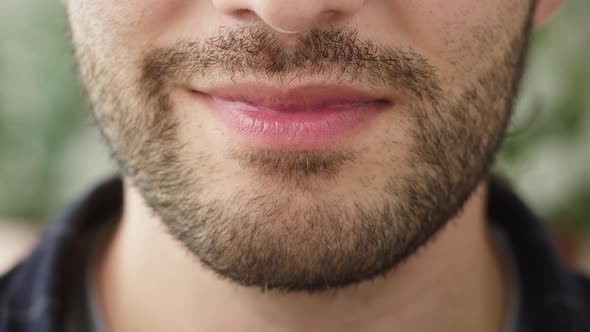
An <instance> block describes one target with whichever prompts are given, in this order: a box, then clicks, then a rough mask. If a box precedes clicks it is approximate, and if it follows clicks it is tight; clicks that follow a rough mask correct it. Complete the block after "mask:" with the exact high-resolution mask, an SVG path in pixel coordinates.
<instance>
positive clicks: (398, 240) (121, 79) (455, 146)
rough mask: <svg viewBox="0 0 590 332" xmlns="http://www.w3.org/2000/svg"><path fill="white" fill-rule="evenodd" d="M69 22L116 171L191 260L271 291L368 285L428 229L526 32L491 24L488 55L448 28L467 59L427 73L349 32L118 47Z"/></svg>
mask: <svg viewBox="0 0 590 332" xmlns="http://www.w3.org/2000/svg"><path fill="white" fill-rule="evenodd" d="M523 7H524V6H523ZM82 10H83V9H81V7H80V8H78V9H72V8H70V18H71V22H72V24H71V28H72V32H73V33H72V35H73V44H74V48H75V51H76V57H77V60H78V63H79V67H80V71H81V74H82V79H83V81H84V85H85V87H86V90H87V92H88V96H89V99H90V102H91V104H92V106H93V114H94V115H95V117H96V118H97V122H98V124H99V126H100V129H101V130H102V132H103V134H104V136H105V138H106V139H107V142H108V143H109V145H110V147H111V149H112V151H113V155H114V156H115V158H116V159H117V160H118V162H119V163H120V165H121V169H122V171H123V173H124V175H125V176H126V177H127V178H128V179H129V180H130V181H131V182H132V183H133V185H134V186H135V187H136V188H137V189H138V190H139V192H140V193H141V194H142V195H143V198H144V199H145V201H146V203H147V205H148V206H149V207H150V208H152V209H153V210H154V211H155V212H156V213H157V214H158V215H159V217H161V220H162V222H163V223H164V224H165V225H166V226H167V228H168V229H169V231H170V232H171V234H172V235H173V236H174V237H175V238H176V239H177V240H178V241H179V243H180V244H182V245H183V246H185V247H186V248H188V249H189V250H190V251H191V252H192V253H194V255H195V256H196V257H198V258H199V259H200V261H201V262H202V263H203V264H204V265H205V266H207V267H209V268H211V269H212V270H213V271H215V272H216V273H218V274H219V275H220V276H222V277H225V278H228V279H230V280H232V281H234V282H237V283H239V284H242V285H247V286H256V287H260V288H263V289H277V290H281V291H309V292H313V291H322V290H326V289H331V288H337V287H344V286H347V285H351V284H354V283H359V282H361V281H365V280H369V279H371V278H374V277H376V276H379V275H382V274H384V273H386V272H388V271H390V270H392V269H393V268H394V267H396V266H397V265H398V264H399V263H400V262H402V261H404V260H405V259H407V258H408V257H410V256H411V255H412V254H414V253H415V252H416V250H417V249H418V248H419V247H420V246H422V245H424V244H425V243H427V242H428V240H429V239H431V238H432V237H433V236H434V235H435V234H436V233H437V232H438V231H440V230H441V229H442V227H443V226H444V225H445V224H446V223H447V222H448V220H449V219H451V218H452V217H453V216H454V215H455V214H456V213H457V212H458V210H459V209H460V208H461V207H462V205H463V204H464V203H465V201H466V199H467V198H468V197H469V196H470V194H471V193H472V191H473V190H474V188H475V187H476V186H477V184H478V183H480V182H481V180H482V179H483V177H484V176H485V175H486V173H487V170H488V168H489V166H490V163H491V160H492V158H493V155H494V153H495V151H496V149H497V147H498V145H499V143H500V141H501V138H502V136H503V134H504V130H505V126H506V122H507V120H508V118H509V114H510V107H511V100H512V97H513V95H514V91H515V86H516V85H517V82H518V79H519V77H520V72H521V67H522V59H523V56H524V50H525V44H526V39H527V35H528V30H529V28H530V24H529V20H528V18H527V17H525V16H526V15H524V14H523V15H522V17H520V19H519V22H518V23H514V25H513V26H512V27H502V28H500V27H498V26H497V25H494V24H493V23H497V22H495V21H494V22H489V27H490V28H489V30H487V31H486V33H487V34H489V36H487V37H485V38H488V39H486V40H498V41H502V42H498V43H495V44H494V45H485V44H486V43H485V42H483V41H482V40H480V39H481V38H482V36H480V35H478V32H477V31H464V35H461V36H456V40H457V41H456V42H454V43H464V45H463V49H467V51H466V53H465V54H470V58H464V60H465V63H464V64H462V63H461V59H460V58H457V59H455V60H456V61H454V62H453V61H449V63H454V66H449V67H447V68H440V67H438V66H437V65H435V63H442V61H441V59H435V58H433V57H432V56H426V55H424V54H421V52H419V51H417V50H415V48H414V47H412V45H406V46H403V45H401V43H396V40H386V39H383V36H380V37H381V38H379V39H377V38H376V40H372V39H370V38H364V37H363V38H361V37H359V36H361V35H366V34H363V33H361V32H362V31H358V30H357V28H355V27H354V26H347V25H330V26H320V27H316V28H313V29H310V30H309V31H307V32H304V33H302V34H300V35H299V36H298V38H296V39H295V40H291V41H289V42H286V41H284V40H283V39H281V38H278V36H277V35H276V34H275V33H274V32H273V31H271V30H270V29H269V28H268V27H266V26H264V25H261V24H252V25H246V26H240V27H231V26H230V27H227V26H226V27H224V28H219V30H218V31H217V32H216V33H213V34H212V35H211V34H209V35H206V36H204V35H199V36H193V40H191V41H190V42H189V41H186V38H178V40H174V41H167V42H161V43H155V42H151V43H145V44H144V45H145V46H144V47H143V48H142V49H141V50H139V51H137V50H133V51H132V50H128V49H126V48H125V47H124V45H117V46H112V47H110V46H109V45H115V44H116V43H112V44H109V42H108V40H109V34H110V35H116V34H117V33H118V31H117V29H116V27H113V26H112V25H109V24H104V27H105V29H104V30H100V29H98V32H99V33H96V32H97V31H95V30H94V29H95V27H94V26H95V25H92V27H91V24H90V23H88V24H86V23H83V22H84V20H82V19H80V17H83V15H80V13H78V12H77V11H82ZM529 18H530V17H529ZM99 26H100V24H99ZM109 29H110V30H109ZM479 33H481V31H480V32H479ZM101 34H103V35H104V34H106V36H107V37H100V38H99V37H97V36H99V35H101ZM451 37H452V36H451ZM114 39H116V38H114ZM105 40H106V42H105ZM377 40H378V41H377ZM476 45H480V46H481V45H483V46H481V47H478V46H476ZM455 46H456V45H455ZM457 49H461V47H459V48H457ZM455 56H457V55H455ZM441 57H442V56H441ZM475 58H477V61H476V60H475ZM469 63H471V64H477V65H476V66H474V65H469Z"/></svg>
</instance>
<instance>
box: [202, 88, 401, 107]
mask: <svg viewBox="0 0 590 332" xmlns="http://www.w3.org/2000/svg"><path fill="white" fill-rule="evenodd" d="M192 90H193V92H194V93H197V94H204V95H207V96H210V97H212V98H214V99H218V100H221V101H226V102H239V103H244V104H246V105H249V106H253V107H257V108H260V109H261V110H266V111H275V112H305V111H314V110H318V109H325V108H326V107H354V106H357V105H364V104H369V103H380V104H391V103H392V102H393V101H392V100H391V99H390V98H391V97H389V98H387V97H385V96H382V95H379V94H377V93H374V92H371V91H367V90H363V89H362V88H357V87H353V86H346V85H334V84H321V83H316V84H306V85H300V86H292V87H288V86H282V85H271V84H267V83H236V84H226V85H217V86H210V87H206V88H200V89H192Z"/></svg>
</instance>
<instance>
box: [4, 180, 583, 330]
mask: <svg viewBox="0 0 590 332" xmlns="http://www.w3.org/2000/svg"><path fill="white" fill-rule="evenodd" d="M488 197H489V198H488V200H489V202H488V211H487V212H488V217H489V218H488V219H489V220H490V222H493V223H494V226H496V227H499V228H500V229H502V230H503V231H504V233H505V234H506V236H507V238H508V241H509V242H510V245H511V247H512V248H513V251H514V252H513V254H514V257H515V260H516V264H517V266H518V270H519V271H518V272H519V274H520V278H521V283H522V285H521V286H522V290H521V291H522V298H523V303H522V308H523V309H524V310H525V312H524V313H523V314H524V315H525V316H526V319H527V323H528V324H529V325H530V326H529V327H530V330H531V331H534V332H590V282H589V281H588V280H587V279H586V278H584V277H581V276H579V275H578V274H576V273H574V272H572V271H570V270H569V269H568V268H566V267H565V265H564V264H563V263H562V261H561V260H560V258H559V257H558V254H557V251H556V249H555V247H554V245H553V243H552V240H551V239H550V236H549V234H548V232H547V230H546V228H545V226H544V225H543V224H542V223H541V222H540V221H539V220H538V218H537V217H536V216H535V215H534V214H533V213H532V212H531V211H530V210H529V209H527V208H526V206H525V205H524V204H523V203H522V202H521V201H520V200H519V199H518V198H517V197H516V196H515V195H514V194H513V193H512V191H511V190H510V189H509V188H508V186H506V185H505V184H504V183H502V182H500V181H498V180H496V179H494V180H492V181H491V183H490V190H489V196H488ZM122 202H123V185H122V181H121V179H120V178H118V177H117V178H113V179H111V180H109V181H106V182H104V183H102V184H101V185H99V186H98V187H96V188H94V189H93V190H92V191H91V192H89V193H88V194H87V195H85V196H83V197H82V198H81V199H80V200H78V201H77V202H76V203H74V204H73V205H72V206H71V207H70V208H68V209H67V210H66V211H65V212H64V213H63V214H62V215H61V216H59V217H58V218H56V220H54V222H52V223H51V224H50V226H49V228H48V229H47V231H46V232H45V233H44V235H43V237H42V238H41V240H40V242H39V244H38V245H37V247H36V248H35V249H34V250H33V251H32V252H31V254H30V255H29V256H28V257H27V258H26V259H25V260H24V261H22V262H21V263H20V264H19V265H17V266H16V267H15V268H14V269H12V270H11V271H10V272H8V273H7V274H5V275H4V276H2V277H0V332H63V331H66V330H67V327H66V324H67V318H66V316H67V313H68V308H67V305H68V302H69V299H70V298H71V296H72V292H73V291H74V290H75V287H74V286H73V285H76V284H77V283H79V282H80V280H81V279H83V278H84V276H85V273H86V270H85V269H86V267H87V259H88V255H89V253H90V251H91V248H90V244H91V243H92V242H93V241H92V240H93V238H94V236H95V235H96V234H97V233H98V232H99V230H100V229H101V228H102V227H103V226H104V223H105V220H116V219H117V218H116V217H117V216H118V215H119V214H120V213H121V210H122ZM80 332H83V331H80ZM470 332H471V331H470Z"/></svg>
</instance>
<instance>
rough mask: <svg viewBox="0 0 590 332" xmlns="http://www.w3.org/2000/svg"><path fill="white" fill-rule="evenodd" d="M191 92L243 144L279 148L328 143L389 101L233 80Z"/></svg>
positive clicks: (353, 92) (333, 89)
mask: <svg viewBox="0 0 590 332" xmlns="http://www.w3.org/2000/svg"><path fill="white" fill-rule="evenodd" d="M191 94H192V96H193V97H194V98H195V99H196V100H197V101H198V102H200V103H204V104H205V105H206V109H208V110H210V111H211V112H212V113H213V115H214V116H215V117H216V118H218V119H220V120H221V122H223V123H224V124H225V125H226V127H227V128H229V129H230V131H231V132H232V133H234V134H235V135H237V136H238V137H239V138H240V139H241V140H243V141H245V142H246V143H247V144H249V145H253V146H257V147H263V148H281V149H318V148H325V147H329V146H332V145H334V144H337V143H338V142H339V141H341V140H342V139H343V138H346V137H350V136H352V135H354V134H355V133H357V132H358V131H360V130H361V129H362V128H366V125H367V124H368V123H369V122H370V120H371V119H373V118H375V117H376V116H377V115H378V114H379V113H381V112H382V111H384V110H385V109H386V108H387V107H390V106H391V105H392V102H391V101H389V100H386V99H383V98H378V97H376V96H374V95H371V94H370V93H366V92H363V91H361V90H358V89H354V88H351V87H345V86H328V85H313V86H311V85H309V86H303V87H297V88H293V89H279V88H275V87H270V86H266V85H260V84H248V85H246V84H241V85H240V84H234V85H229V86H223V87H215V88H211V89H208V90H206V91H195V90H193V91H191Z"/></svg>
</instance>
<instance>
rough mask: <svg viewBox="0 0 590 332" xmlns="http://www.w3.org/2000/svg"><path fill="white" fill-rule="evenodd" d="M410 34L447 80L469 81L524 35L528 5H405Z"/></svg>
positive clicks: (430, 0) (521, 1) (465, 1)
mask: <svg viewBox="0 0 590 332" xmlns="http://www.w3.org/2000/svg"><path fill="white" fill-rule="evenodd" d="M399 3H400V6H403V7H404V8H403V12H404V13H405V14H406V15H404V17H403V18H402V20H405V21H404V24H403V25H404V26H405V27H406V31H405V33H406V34H407V35H408V36H410V41H411V43H413V44H414V45H416V46H417V47H419V48H420V51H421V52H423V53H424V55H425V56H427V57H428V58H429V59H432V60H433V64H434V65H435V66H436V67H437V69H438V70H439V71H440V73H441V74H442V75H443V76H446V77H447V78H448V79H449V80H455V77H464V78H469V77H470V75H471V74H477V72H481V67H482V66H486V64H490V63H493V62H496V61H497V59H495V58H496V57H497V56H501V55H502V54H503V52H504V51H505V50H506V49H507V48H508V47H509V45H510V43H511V42H512V41H513V39H514V38H516V37H517V36H520V34H521V33H522V28H523V24H524V22H525V18H526V17H527V14H528V10H529V6H530V1H528V0H478V1H477V2H474V1H472V0H424V1H407V2H403V4H402V2H401V1H400V2H399Z"/></svg>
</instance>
